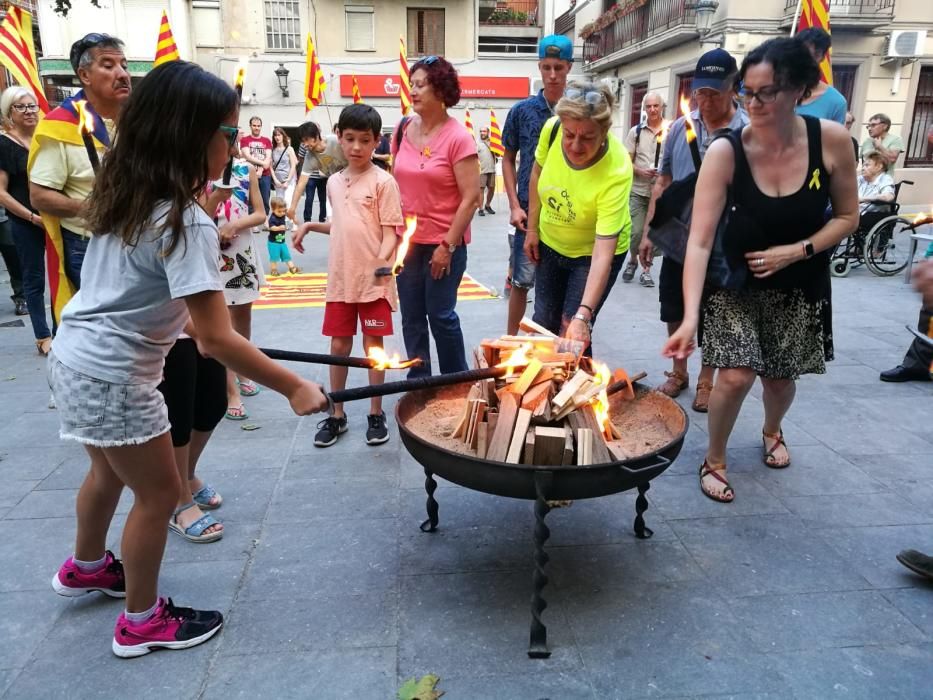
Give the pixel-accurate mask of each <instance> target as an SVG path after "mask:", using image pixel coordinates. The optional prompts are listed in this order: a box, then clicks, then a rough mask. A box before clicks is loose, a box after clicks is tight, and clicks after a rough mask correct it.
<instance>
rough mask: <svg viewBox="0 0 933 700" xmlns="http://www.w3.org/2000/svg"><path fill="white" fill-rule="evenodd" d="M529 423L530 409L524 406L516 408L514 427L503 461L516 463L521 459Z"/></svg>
mask: <svg viewBox="0 0 933 700" xmlns="http://www.w3.org/2000/svg"><path fill="white" fill-rule="evenodd" d="M529 423H531V411H529V410H528V409H526V408H520V409H518V416H517V417H516V418H515V427H514V428H513V429H512V442H511V443H510V444H509V451H508V453H506V456H505V461H506V462H508V463H509V464H518V463H519V462H520V461H521V459H522V450H523V449H524V447H525V434H526V433H527V432H528V425H529Z"/></svg>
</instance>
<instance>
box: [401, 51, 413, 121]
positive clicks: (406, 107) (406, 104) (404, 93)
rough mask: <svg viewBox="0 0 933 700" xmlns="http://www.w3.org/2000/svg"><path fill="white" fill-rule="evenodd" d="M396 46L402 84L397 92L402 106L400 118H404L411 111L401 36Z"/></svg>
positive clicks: (406, 68)
mask: <svg viewBox="0 0 933 700" xmlns="http://www.w3.org/2000/svg"><path fill="white" fill-rule="evenodd" d="M398 45H399V50H398V64H399V65H398V77H399V82H400V83H401V84H402V88H401V90H399V91H398V99H399V102H401V104H402V116H403V117H404V116H405V115H406V114H408V113H409V112H410V111H411V73H410V72H409V70H408V58H407V56H406V53H407V52H406V51H405V39H404V38H403V37H402V36H401V35H399V37H398Z"/></svg>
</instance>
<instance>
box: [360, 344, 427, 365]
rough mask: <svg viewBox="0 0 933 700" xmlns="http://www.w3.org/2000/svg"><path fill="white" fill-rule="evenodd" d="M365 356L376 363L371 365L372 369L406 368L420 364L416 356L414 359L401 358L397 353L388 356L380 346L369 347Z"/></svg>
mask: <svg viewBox="0 0 933 700" xmlns="http://www.w3.org/2000/svg"><path fill="white" fill-rule="evenodd" d="M366 357H368V358H369V359H370V360H372V361H373V362H375V363H376V364H375V365H373V369H408V368H409V367H412V366H414V365H420V364H421V359H420V358H417V357H416V358H415V359H414V360H403V359H401V358H400V357H399V354H398V353H395V354H393V355H392V357H389V355H388V354H387V353H386V351H385V350H383V349H382V348H370V349H369V352H368V353H366Z"/></svg>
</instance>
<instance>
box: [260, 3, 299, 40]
mask: <svg viewBox="0 0 933 700" xmlns="http://www.w3.org/2000/svg"><path fill="white" fill-rule="evenodd" d="M264 4H265V11H266V49H268V50H269V51H300V50H302V49H303V48H304V47H303V46H302V43H301V26H300V25H301V15H300V14H299V4H300V3H299V0H266V2H265V3H264Z"/></svg>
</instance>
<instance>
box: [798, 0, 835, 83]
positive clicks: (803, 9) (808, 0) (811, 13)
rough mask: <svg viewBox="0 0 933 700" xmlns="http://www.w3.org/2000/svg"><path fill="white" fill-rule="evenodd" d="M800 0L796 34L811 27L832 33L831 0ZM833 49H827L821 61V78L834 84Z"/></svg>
mask: <svg viewBox="0 0 933 700" xmlns="http://www.w3.org/2000/svg"><path fill="white" fill-rule="evenodd" d="M799 2H800V5H799V9H798V12H800V18H799V19H798V20H797V26H796V27H795V28H794V34H796V33H797V32H802V31H803V30H804V29H809V28H810V27H816V28H817V29H822V30H823V31H825V32H826V33H827V34H832V32H831V31H830V30H829V0H799ZM832 51H833V50H832V49H830V50H829V51H827V52H826V57H825V58H824V59H823V60H822V61H820V80H822V81H823V82H824V83H826V84H827V85H832V84H833V67H832V64H831V63H830V55H831V54H832Z"/></svg>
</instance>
